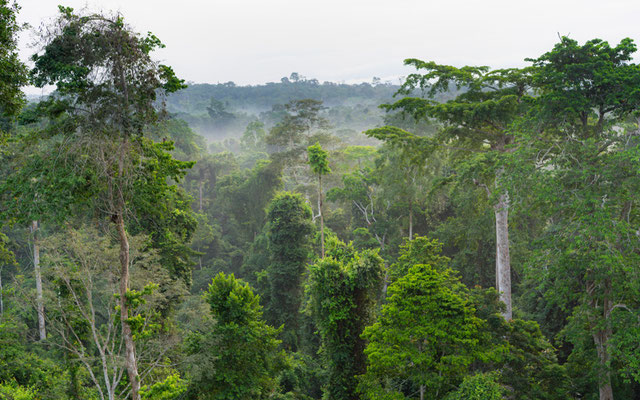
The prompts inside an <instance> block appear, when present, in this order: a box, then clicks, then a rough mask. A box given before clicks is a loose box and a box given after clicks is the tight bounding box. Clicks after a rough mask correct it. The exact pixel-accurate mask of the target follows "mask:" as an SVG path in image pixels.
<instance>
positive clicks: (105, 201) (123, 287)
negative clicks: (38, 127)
mask: <svg viewBox="0 0 640 400" xmlns="http://www.w3.org/2000/svg"><path fill="white" fill-rule="evenodd" d="M46 33H47V34H46V35H44V36H43V38H42V39H43V42H44V48H43V50H42V51H41V52H40V53H38V54H36V55H34V56H33V61H34V63H35V68H34V69H33V71H32V74H33V77H34V82H35V84H36V85H38V86H44V85H46V84H55V85H56V88H57V90H56V93H55V95H54V96H53V98H52V100H51V103H52V104H53V103H55V104H57V109H58V110H59V111H62V113H60V112H58V115H57V117H58V118H56V122H57V123H58V125H57V126H58V128H62V129H63V131H62V132H61V133H62V134H66V135H68V138H69V144H70V149H69V152H70V153H74V154H78V153H79V154H82V155H86V163H87V165H89V167H90V168H91V169H92V171H93V172H94V173H95V179H94V184H95V185H96V186H97V187H96V194H97V197H96V198H95V203H94V206H95V208H94V209H95V210H96V211H98V212H99V213H103V215H104V214H106V215H108V216H109V218H110V220H111V221H112V222H113V224H114V225H115V228H116V232H117V237H118V241H119V243H120V256H119V259H120V276H119V279H120V282H119V295H120V304H119V306H120V319H121V328H122V337H123V340H124V343H125V348H126V357H125V365H126V368H127V373H128V378H129V384H130V385H131V395H132V398H133V399H134V400H139V399H140V394H139V389H140V378H139V373H138V366H137V361H136V349H135V342H134V337H133V333H132V328H131V316H130V314H129V306H130V304H129V302H128V299H129V295H128V289H129V276H130V275H129V265H130V261H131V260H130V252H129V238H128V234H127V230H126V225H125V219H126V218H127V216H128V214H129V212H130V210H131V209H132V207H131V205H132V203H133V202H134V201H135V200H142V201H143V203H146V204H148V205H153V204H154V203H155V202H156V201H158V200H159V198H161V197H162V196H161V193H158V190H160V191H161V192H162V191H165V190H168V184H167V183H166V179H167V178H168V177H169V176H172V177H175V178H180V177H181V176H182V175H183V174H184V169H185V168H186V167H188V166H189V164H188V163H180V162H177V161H176V162H170V163H167V162H165V163H162V162H161V161H167V160H170V159H171V157H170V156H168V154H166V153H165V152H164V151H163V150H164V149H166V147H163V146H162V144H160V145H156V144H153V143H151V142H150V141H149V139H146V138H145V137H144V135H145V130H146V128H147V127H148V126H149V125H150V124H152V123H154V122H155V121H156V120H157V118H158V116H157V111H156V109H155V102H156V99H157V92H158V91H164V92H172V91H175V90H178V89H180V88H182V87H184V85H183V83H182V81H180V80H179V79H177V78H176V77H175V74H174V73H173V70H172V69H171V68H170V67H168V66H165V65H160V64H158V63H156V62H155V61H153V59H152V58H151V56H150V53H151V51H153V50H154V49H156V48H158V47H162V46H163V45H162V43H161V42H160V40H159V39H158V38H157V37H155V36H154V35H152V34H149V35H148V36H146V37H141V36H140V35H139V34H137V33H135V32H134V31H133V30H132V29H131V28H130V27H129V26H128V25H126V24H125V23H124V20H123V18H122V16H121V15H117V14H116V15H108V14H103V13H97V14H84V15H78V14H75V13H74V12H73V9H72V8H66V7H60V16H59V17H58V19H57V20H55V22H54V23H53V24H52V25H51V26H50V27H49V29H48V30H47V31H46ZM167 157H168V158H167ZM162 164H164V165H162ZM159 167H161V168H163V169H161V170H160V171H159V172H160V174H158V175H156V177H154V179H149V178H150V176H147V177H146V178H145V180H150V181H152V182H153V183H154V184H155V185H152V189H155V191H154V192H151V193H149V192H150V191H147V192H146V193H144V194H142V196H141V198H140V197H136V196H135V195H134V194H135V192H136V190H135V188H136V187H137V185H138V184H139V183H140V181H139V179H140V175H142V174H145V173H148V172H150V171H151V172H152V173H153V172H155V173H157V172H158V171H157V169H158V168H159ZM163 179H164V181H163ZM156 204H157V203H156Z"/></svg>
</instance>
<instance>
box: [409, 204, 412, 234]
mask: <svg viewBox="0 0 640 400" xmlns="http://www.w3.org/2000/svg"><path fill="white" fill-rule="evenodd" d="M411 239H413V199H412V200H409V240H411Z"/></svg>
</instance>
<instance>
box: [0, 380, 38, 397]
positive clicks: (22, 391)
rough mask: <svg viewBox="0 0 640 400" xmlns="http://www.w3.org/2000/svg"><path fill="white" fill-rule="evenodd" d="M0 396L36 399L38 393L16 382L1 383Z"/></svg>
mask: <svg viewBox="0 0 640 400" xmlns="http://www.w3.org/2000/svg"><path fill="white" fill-rule="evenodd" d="M0 398H2V399H6V400H36V393H35V392H34V391H33V390H32V389H30V388H25V387H23V386H19V385H17V384H16V383H15V382H14V383H10V384H5V383H0Z"/></svg>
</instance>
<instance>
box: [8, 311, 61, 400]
mask: <svg viewBox="0 0 640 400" xmlns="http://www.w3.org/2000/svg"><path fill="white" fill-rule="evenodd" d="M27 332H28V331H27V327H26V326H25V325H24V324H22V323H20V322H18V321H17V318H15V317H10V318H7V317H6V316H4V318H2V319H1V320H0V364H2V368H0V395H3V394H4V395H7V396H15V397H16V399H21V398H24V399H32V398H33V399H51V400H53V399H59V398H64V393H65V389H66V386H67V385H68V383H69V375H68V374H67V372H66V371H64V370H63V369H62V368H61V366H60V365H59V364H60V363H59V362H57V360H56V361H54V360H51V359H48V358H46V357H42V356H40V355H38V353H37V349H36V348H33V347H31V346H28V344H27V343H26V341H25V336H26V334H27ZM19 396H23V397H19ZM28 396H32V397H28ZM0 398H3V399H4V398H5V397H2V396H0ZM7 398H11V397H7Z"/></svg>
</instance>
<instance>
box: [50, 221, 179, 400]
mask: <svg viewBox="0 0 640 400" xmlns="http://www.w3.org/2000/svg"><path fill="white" fill-rule="evenodd" d="M147 241H148V238H146V237H140V236H135V237H132V238H131V254H132V262H131V270H132V279H131V280H132V287H133V288H134V289H133V290H130V291H128V292H127V303H128V304H129V312H130V315H131V317H130V323H131V325H132V332H133V335H134V337H135V338H136V339H137V342H138V343H137V348H138V350H139V351H138V352H137V354H136V357H137V360H136V361H137V365H139V366H140V368H141V371H142V374H143V375H149V374H151V373H153V374H158V372H159V369H160V368H159V367H160V366H161V365H162V364H163V360H164V359H165V357H166V355H167V352H168V351H169V349H170V348H171V345H170V343H171V340H170V339H171V333H170V332H168V331H169V330H168V329H163V327H162V324H163V321H162V320H161V316H160V313H159V311H158V310H160V309H162V308H163V303H165V302H166V301H167V299H169V298H171V297H174V296H175V294H173V293H172V292H178V293H180V294H184V292H185V291H186V288H185V286H184V285H183V286H181V287H176V285H174V286H173V287H172V288H171V289H166V282H167V281H169V280H170V276H169V273H168V271H166V270H163V269H162V267H161V266H160V265H159V264H158V261H159V260H160V258H159V257H158V254H157V253H158V252H157V251H144V247H145V242H147ZM43 247H44V248H45V249H46V250H47V252H46V258H45V260H46V263H47V264H48V265H49V266H50V268H49V270H48V271H47V273H46V274H45V278H46V279H45V283H47V287H48V288H47V289H48V290H47V300H48V302H47V308H48V310H49V312H48V315H47V319H48V324H49V329H50V331H51V333H53V335H51V340H50V341H49V343H51V344H52V345H53V346H54V347H57V348H60V349H63V350H65V351H67V352H68V353H69V354H70V355H71V356H72V357H73V360H74V361H75V362H77V363H79V364H80V365H81V366H82V367H83V368H84V371H85V373H86V374H87V375H88V377H89V380H90V381H91V383H92V384H93V385H94V387H95V388H96V393H97V395H98V396H99V397H100V399H102V400H107V399H108V400H114V399H119V398H126V397H127V395H126V394H127V392H129V391H130V390H131V389H130V388H129V387H127V386H125V385H122V377H123V372H124V368H125V366H124V365H123V364H122V362H121V360H122V357H123V349H122V346H121V345H120V344H121V343H122V339H123V338H122V335H121V332H119V329H118V325H119V324H120V316H119V315H118V312H117V310H118V306H117V304H118V302H119V301H118V299H117V297H115V296H114V293H116V292H117V291H118V287H117V286H118V275H119V270H118V268H117V267H116V266H117V265H118V257H119V254H118V253H119V249H118V246H117V245H115V244H114V243H113V240H112V238H111V237H109V236H108V235H103V234H100V232H98V231H97V230H96V229H92V228H86V227H85V228H82V229H80V230H73V229H67V230H66V231H65V232H63V233H59V234H56V235H53V236H51V237H48V238H47V239H46V240H45V241H44V242H43ZM160 284H164V285H163V286H165V290H163V291H162V292H160V291H159V290H156V289H157V288H158V286H159V285H160ZM165 332H167V334H165ZM154 340H158V341H159V342H160V344H159V346H161V347H162V350H161V351H156V352H150V351H148V350H149V349H150V347H152V346H154V343H153V341H154ZM155 350H157V349H155ZM147 357H150V358H147Z"/></svg>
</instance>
